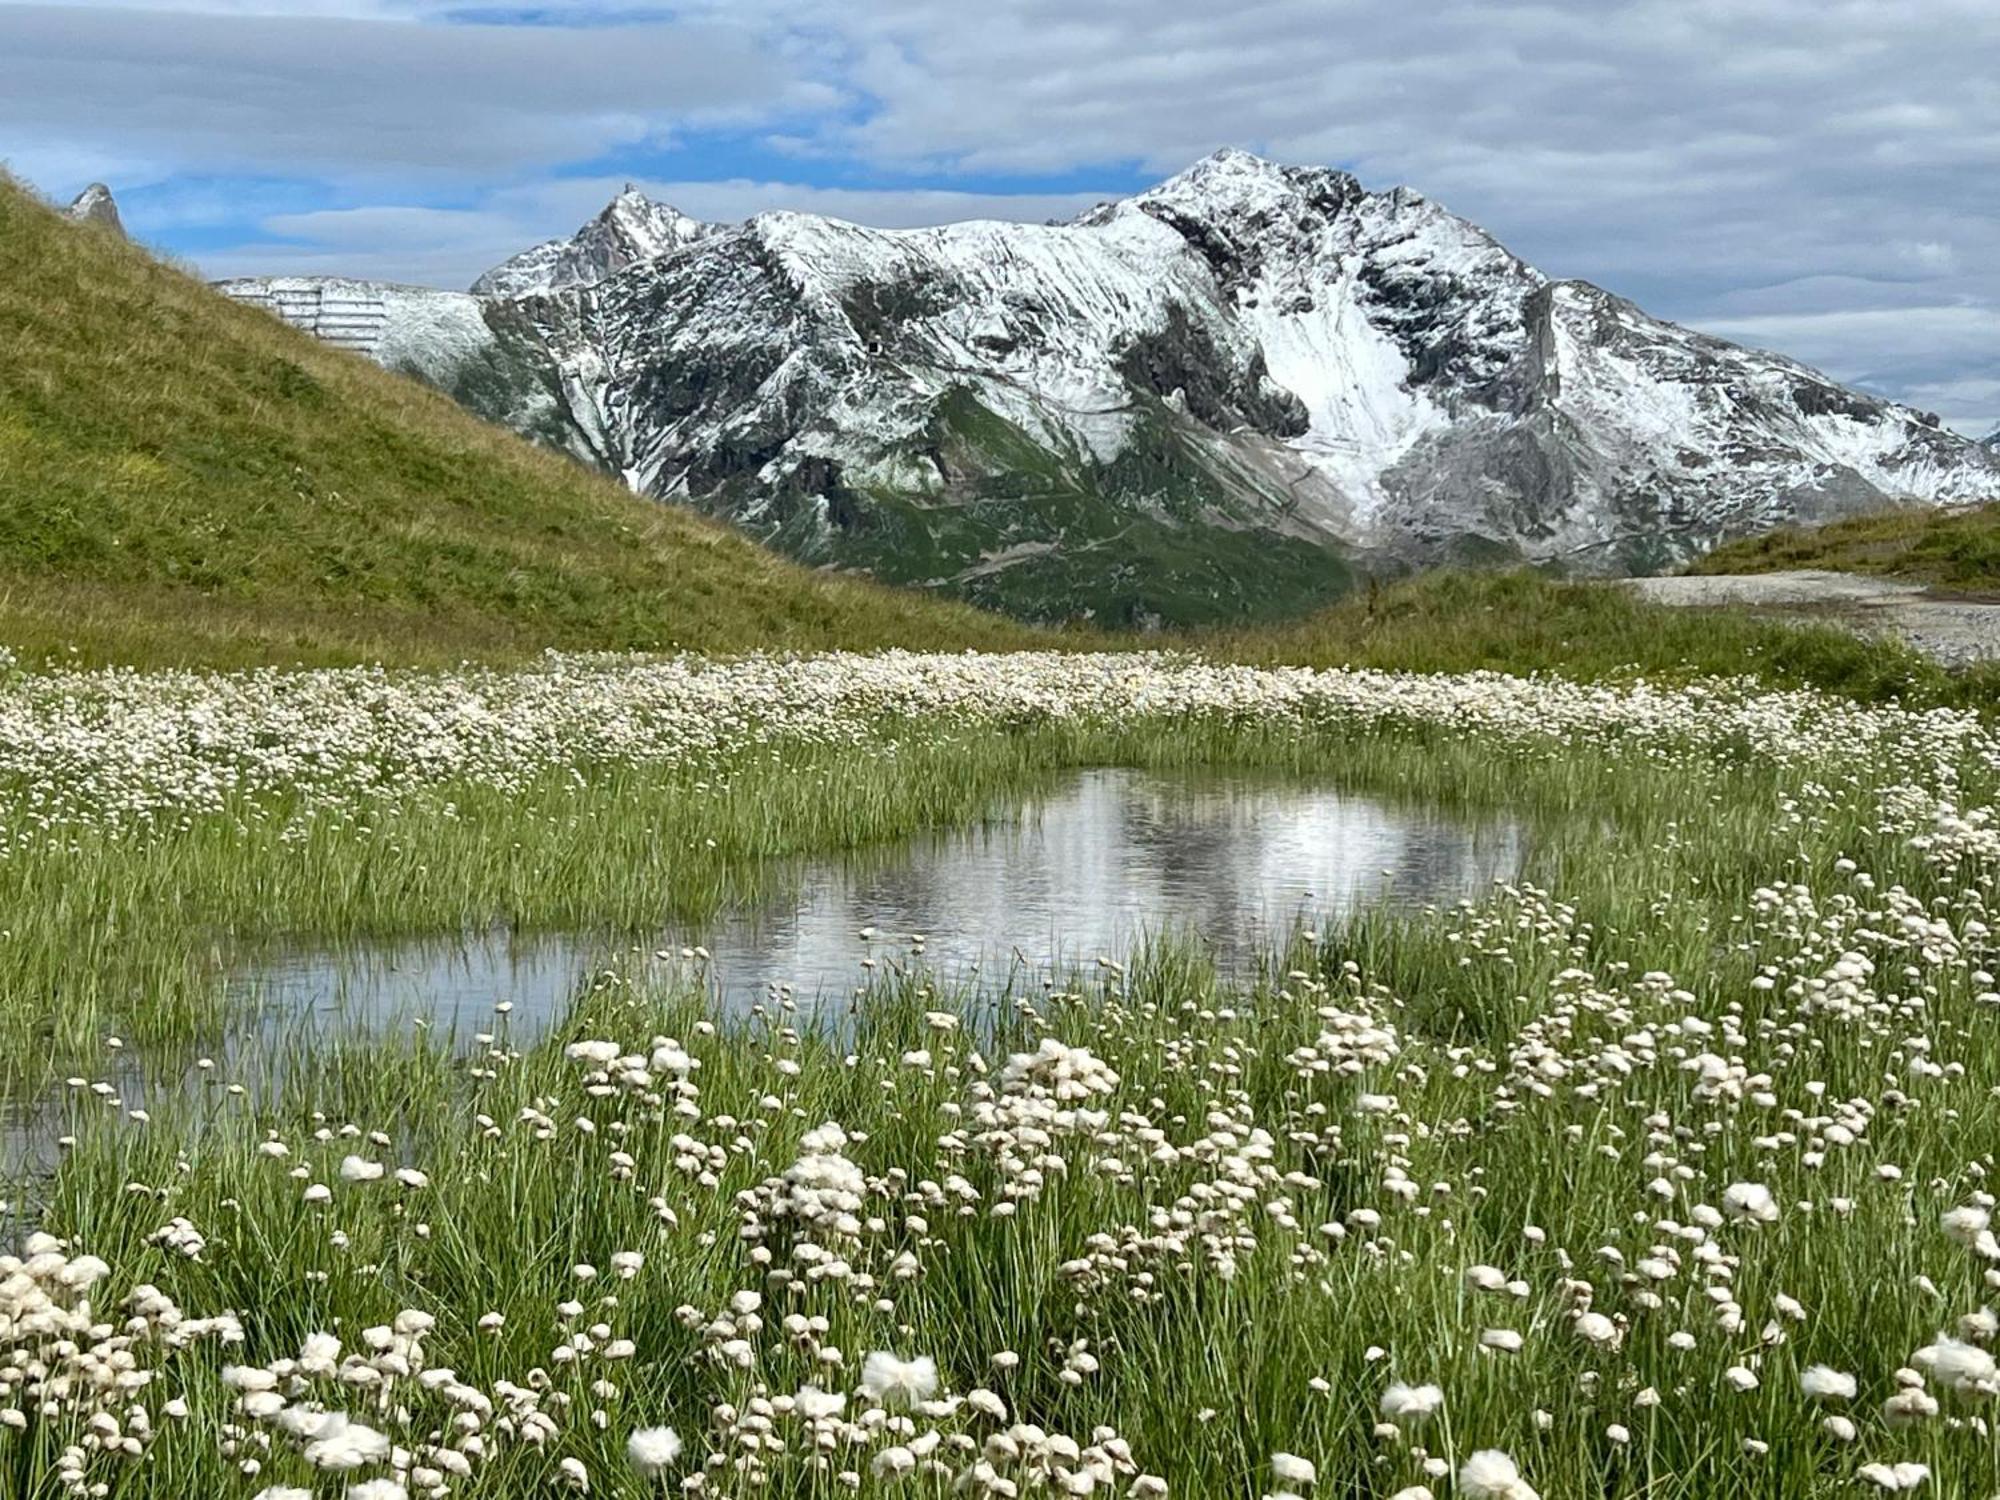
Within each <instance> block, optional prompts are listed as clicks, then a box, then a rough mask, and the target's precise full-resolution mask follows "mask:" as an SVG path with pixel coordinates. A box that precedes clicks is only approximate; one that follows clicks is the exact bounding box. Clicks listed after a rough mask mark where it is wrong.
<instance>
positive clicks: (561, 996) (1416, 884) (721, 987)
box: [0, 770, 1524, 1182]
mask: <svg viewBox="0 0 2000 1500" xmlns="http://www.w3.org/2000/svg"><path fill="white" fill-rule="evenodd" d="M1523 843H1524V841H1523V836H1522V831H1521V829H1520V826H1519V825H1518V824H1515V823H1512V822H1507V821H1484V822H1482V821H1477V820H1471V819H1467V818H1462V817H1458V816H1454V815H1449V814H1446V813H1443V812H1440V811H1438V810H1436V809H1430V808H1424V807H1420V806H1414V805H1411V804H1407V803H1395V802H1386V801H1382V800H1379V799H1376V798H1372V797H1367V796H1361V795H1357V794H1355V793H1353V792H1348V791H1341V790H1338V789H1336V788H1334V787H1331V786H1326V785H1314V784H1311V783H1306V782H1300V781H1298V780H1295V779H1285V778H1280V777H1274V776H1268V775H1243V774H1217V773H1211V772H1195V773H1157V772H1146V771H1132V770H1095V771H1085V772H1081V773H1078V774H1075V775H1073V776H1069V777H1067V778H1063V779H1060V780H1058V781H1057V782H1055V783H1054V784H1053V785H1052V786H1051V787H1050V788H1049V789H1047V790H1045V791H1044V792H1042V793H1040V794H1038V795H1035V796H1032V797H1028V798H1026V799H1024V800H1022V801H1021V802H1019V803H1018V804H1015V805H1012V806H1009V807H1004V808H1001V809H999V810H997V811H996V812H995V813H994V814H993V815H992V816H990V817H989V818H988V819H987V820H986V821H984V822H983V823H980V824H978V825H975V826H973V827H969V828H960V829H954V830H949V831H941V832H936V833H932V834H927V835H923V836H920V837H917V838H914V839H911V840H908V841H906V842H903V843H900V844H896V845H893V846H889V847H886V848H881V849H875V850H871V851H868V852H866V853H863V854H849V855H845V856H835V857H826V858H818V859H809V860H800V861H796V862H789V863H788V864H787V865H786V866H784V867H782V868H780V869H778V870H774V871H771V872H768V873H770V874H772V875H773V876H774V877H775V878H773V879H772V880H770V881H767V882H764V883H763V888H764V889H765V890H767V891H768V892H771V894H767V895H764V896H761V897H759V898H756V899H754V900H748V901H744V902H740V903H738V904H736V905H733V906H731V907H730V908H728V909H726V910H724V911H722V912H720V913H718V914H717V915H715V916H714V917H712V918H710V919H709V920H707V921H704V922H701V923H699V924H695V925H692V926H663V927H662V929H661V930H660V931H658V932H656V933H650V934H645V935H643V937H642V938H641V939H638V940H635V939H634V938H632V937H629V936H628V937H625V938H622V939H617V940H613V939H608V938H605V937H603V936H601V935H600V936H584V935H579V934H574V933H537V934H531V935H516V934H510V933H508V932H506V931H505V930H494V931H486V932H479V933H474V934H470V935H467V936H464V937H460V938H454V939H450V940H443V941H441V940H436V939H427V940H423V941H417V942H394V943H381V944H373V945H355V946H348V947H344V948H340V949H321V950H314V949H308V948H295V949H291V950H287V951H284V952H280V953H276V954H264V955H262V956H259V957H256V958H254V959H252V960H248V961H246V962H244V963H241V964H239V965H238V966H236V967H235V968H234V969H233V970H232V971H231V972H230V974H229V975H228V983H229V986H230V990H231V994H232V998H233V999H235V1000H236V1001H237V1002H239V1003H238V1004H237V1005H236V1006H234V1007H233V1008H232V1009H231V1012H230V1014H231V1015H232V1016H233V1017H234V1018H235V1019H236V1022H237V1025H236V1027H235V1029H234V1030H232V1032H231V1033H230V1034H229V1035H226V1036H221V1037H215V1038H210V1039H208V1040H207V1041H205V1042H204V1043H202V1044H201V1048H200V1050H201V1051H202V1052H205V1053H207V1054H208V1055H209V1056H210V1057H212V1058H214V1059H217V1060H218V1061H219V1063H220V1065H219V1066H217V1067H215V1068H213V1069H201V1068H199V1067H196V1066H195V1065H194V1062H195V1059H194V1056H193V1055H190V1056H188V1057H177V1058H173V1059H166V1058H150V1059H149V1058H142V1057H139V1056H136V1055H134V1053H133V1052H132V1051H131V1050H129V1049H128V1050H127V1051H124V1052H121V1053H118V1054H115V1055H112V1056H109V1057H107V1059H106V1060H105V1064H104V1066H103V1070H102V1072H101V1073H100V1075H99V1076H100V1077H102V1078H103V1079H104V1081H105V1083H106V1084H107V1085H108V1088H109V1090H110V1093H109V1096H108V1097H106V1098H104V1099H103V1100H101V1101H93V1100H91V1099H89V1098H82V1097H79V1096H78V1095H77V1094H76V1092H75V1091H73V1090H65V1089H62V1088H60V1087H59V1088H57V1089H54V1090H52V1091H51V1092H50V1093H49V1094H47V1095H44V1096H43V1097H41V1098H39V1099H33V1100H15V1101H13V1102H12V1104H11V1106H10V1105H9V1103H8V1101H5V1100H0V1182H4V1180H5V1179H6V1178H7V1177H9V1176H12V1175H14V1174H15V1173H16V1172H18V1171H21V1170H24V1169H25V1170H27V1171H29V1172H34V1171H37V1170H39V1169H41V1168H43V1167H46V1166H47V1165H49V1164H50V1163H51V1162H52V1161H53V1159H54V1155H55V1152H56V1149H57V1147H56V1142H57V1137H58V1136H59V1135H60V1134H61V1132H62V1130H63V1129H65V1128H67V1127H66V1126H65V1125H64V1124H63V1123H62V1122H63V1120H64V1118H65V1116H66V1114H67V1113H68V1112H69V1111H70V1110H73V1109H75V1108H77V1107H92V1108H95V1107H100V1106H101V1107H107V1108H114V1109H115V1108H117V1107H119V1106H120V1105H121V1104H122V1105H123V1106H124V1107H127V1108H130V1107H137V1106H139V1105H141V1104H142V1103H144V1102H145V1101H146V1100H147V1099H148V1098H149V1097H150V1098H153V1099H157V1098H159V1090H160V1089H161V1088H162V1087H166V1088H168V1089H182V1090H185V1089H189V1088H193V1089H195V1090H196V1091H197V1092H200V1091H202V1090H204V1089H206V1088H207V1087H212V1086H213V1085H214V1083H215V1082H216V1081H218V1080H219V1079H220V1078H224V1077H227V1076H229V1075H230V1073H231V1072H232V1071H233V1069H232V1066H231V1064H232V1062H233V1061H234V1060H235V1056H236V1054H237V1053H238V1052H239V1051H240V1050H241V1049H242V1048H243V1047H244V1046H245V1045H246V1044H247V1043H249V1042H250V1041H251V1040H252V1039H257V1038H261V1039H262V1040H264V1041H265V1042H275V1043H276V1044H277V1045H275V1046H273V1047H267V1048H264V1049H262V1051H263V1053H264V1055H265V1058H266V1065H267V1066H273V1067H276V1069H277V1070H278V1074H279V1075H282V1073H283V1072H284V1071H285V1067H286V1059H288V1058H297V1059H303V1058H309V1057H310V1056H312V1055H313V1050H314V1049H313V1048H312V1046H311V1045H310V1037H309V1036H308V1035H307V1033H308V1032H310V1033H312V1034H316V1035H319V1036H325V1035H327V1034H329V1033H338V1032H343V1031H364V1032H379V1031H382V1030H385V1029H387V1028H390V1027H396V1026H408V1025H410V1024H412V1023H419V1022H420V1023H423V1024H426V1025H428V1026H430V1027H432V1028H433V1029H434V1033H441V1032H447V1031H449V1032H451V1033H453V1034H455V1035H456V1036H457V1037H458V1038H460V1039H461V1041H462V1042H463V1043H464V1044H466V1045H470V1044H471V1039H472V1038H473V1037H474V1036H476V1035H477V1034H479V1033H481V1032H486V1031H491V1030H496V1029H497V1028H498V1019H499V1018H498V1015H497V1014H496V1007H497V1006H506V1007H508V1008H509V1014H508V1016H507V1020H506V1034H507V1037H508V1040H509V1042H510V1044H512V1045H517V1046H518V1045H521V1044H523V1043H525V1042H526V1041H529V1040H531V1039H532V1038H533V1037H534V1036H535V1035H536V1034H538V1033H539V1032H541V1031H542V1030H544V1029H545V1028H546V1027H547V1026H548V1025H550V1024H551V1023H552V1022H554V1021H556V1020H559V1019H560V1017H561V1016H562V1015H563V1013H564V1011H565V1010H566V1008H567V1007H568V1005H569V1002H570V1000H571V999H572V997H573V996H574V995H575V994H576V992H577V990H578V988H579V987H580V986H581V985H582V984H583V983H585V982H586V981H587V980H588V978H589V976H590V975H591V974H592V973H594V972H596V971H598V970H601V969H603V968H605V967H607V966H609V965H614V964H621V963H623V962H624V961H626V960H627V959H629V957H630V955H631V954H632V953H633V952H634V951H637V952H638V953H641V954H652V953H656V952H658V953H662V954H665V955H667V958H666V961H665V964H663V965H662V966H661V967H671V966H680V967H683V968H688V969H690V970H691V971H697V970H698V972H699V974H700V977H701V978H702V979H703V981H704V982H705V983H706V984H707V985H708V986H709V988H710V989H711V990H712V991H713V992H714V995H715V999H716V1002H717V1004H718V1005H719V1006H720V1007H721V1008H722V1009H723V1010H724V1011H725V1012H735V1013H739V1014H740V1013H741V1012H743V1011H745V1010H747V1009H748V1008H749V1007H751V1006H752V1005H755V1004H758V1003H760V1002H765V1001H768V1000H769V999H770V998H771V997H772V996H773V995H774V994H776V993H778V991H779V989H780V987H781V986H782V987H788V988H789V994H790V995H791V997H792V998H794V999H795V1000H796V1001H797V1002H798V1005H799V1007H800V1009H801V1010H802V1011H807V1012H810V1011H811V1010H812V1009H814V1008H816V1007H823V1008H826V1009H828V1010H830V1011H832V1012H834V1013H836V1014H837V1013H838V1012H840V1011H844V1010H845V1009H846V1008H847V1004H848V1002H849V1000H850V998H851V997H852V996H853V994H854V992H855V990H856V989H857V988H858V987H860V986H862V985H864V984H865V983H866V982H867V981H868V980H869V978H870V974H871V970H870V969H869V968H867V967H865V966H864V964H865V962H867V961H872V963H873V964H874V965H875V967H874V969H873V971H872V972H873V973H874V974H875V975H877V976H879V975H881V974H882V973H883V972H884V971H886V970H888V969H890V968H891V967H894V966H907V965H909V964H910V963H912V962H913V961H916V960H919V959H920V961H921V962H922V963H923V965H924V966H925V967H926V968H927V970H928V971H929V973H930V975H931V976H932V977H933V978H934V979H935V980H936V981H937V982H938V983H939V984H940V985H941V986H945V987H952V988H964V987H972V986H977V987H979V988H981V989H984V990H997V989H1000V988H1002V987H1011V988H1013V989H1014V990H1015V991H1016V992H1019V991H1020V990H1021V989H1022V988H1030V987H1039V985H1040V984H1041V982H1042V981H1043V980H1044V979H1046V978H1056V979H1061V978H1063V977H1065V976H1066V975H1067V974H1068V973H1069V972H1071V971H1072V970H1073V969H1075V968H1078V967H1089V966H1091V965H1093V964H1094V963H1095V961H1096V960H1097V959H1098V958H1099V957H1100V956H1101V957H1106V958H1110V959H1113V960H1122V959H1125V958H1128V957H1129V956H1130V955H1131V953H1132V951H1133V949H1134V946H1135V945H1136V944H1138V943H1140V942H1142V941H1144V940H1145V939H1146V938H1147V937H1149V936H1153V935H1159V934H1163V933H1167V932H1172V933H1175V934H1177V935H1180V936H1183V937H1189V938H1193V939H1195V940H1197V941H1199V942H1200V943H1202V944H1203V945H1204V946H1205V947H1206V948H1207V950H1208V951H1209V953H1210V954H1211V955H1212V956H1213V958H1214V960H1215V962H1216V964H1217V966H1218V967H1219V968H1220V969H1222V970H1223V971H1224V972H1225V973H1235V974H1245V973H1248V972H1250V971H1252V970H1253V969H1254V967H1255V966H1256V965H1257V964H1258V963H1259V962H1260V961H1261V960H1264V959H1266V958H1268V957H1269V956H1271V955H1272V954H1273V953H1274V952H1275V951H1277V950H1279V949H1281V948H1282V947H1283V946H1284V944H1285V942H1286V940H1287V939H1288V938H1289V936H1290V935H1291V933H1292V932H1293V930H1294V929H1295V927H1297V926H1300V925H1305V926H1323V925H1325V924H1327V923H1329V922H1334V921H1338V920H1339V919H1340V918H1342V917H1344V916H1348V915H1351V914H1354V913H1356V912H1360V911H1364V910H1369V909H1376V908H1391V909H1403V910H1416V909H1421V908H1424V907H1433V906H1446V905H1449V904H1451V903H1453V902H1456V901H1459V900H1461V899H1464V898H1468V897H1474V898H1476V897H1478V896H1479V895H1481V894H1482V893H1483V892H1484V891H1486V890H1487V889H1488V888H1489V887H1490V886H1491V885H1492V883H1493V882H1494V881H1495V880H1499V879H1510V878H1512V877H1513V876H1514V875H1516V874H1517V873H1518V871H1519V869H1520V866H1521V861H1522V856H1523ZM919 939H920V941H919ZM696 944H699V945H701V946H702V947H703V948H705V949H706V950H707V952H708V954H709V957H708V959H707V961H706V963H705V964H701V965H699V966H696V965H690V964H687V963H686V962H685V961H684V960H682V959H681V958H680V953H681V950H682V949H683V948H684V947H692V946H694V945H696ZM149 1075H150V1077H151V1082H150V1083H149V1082H148V1076H149Z"/></svg>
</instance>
